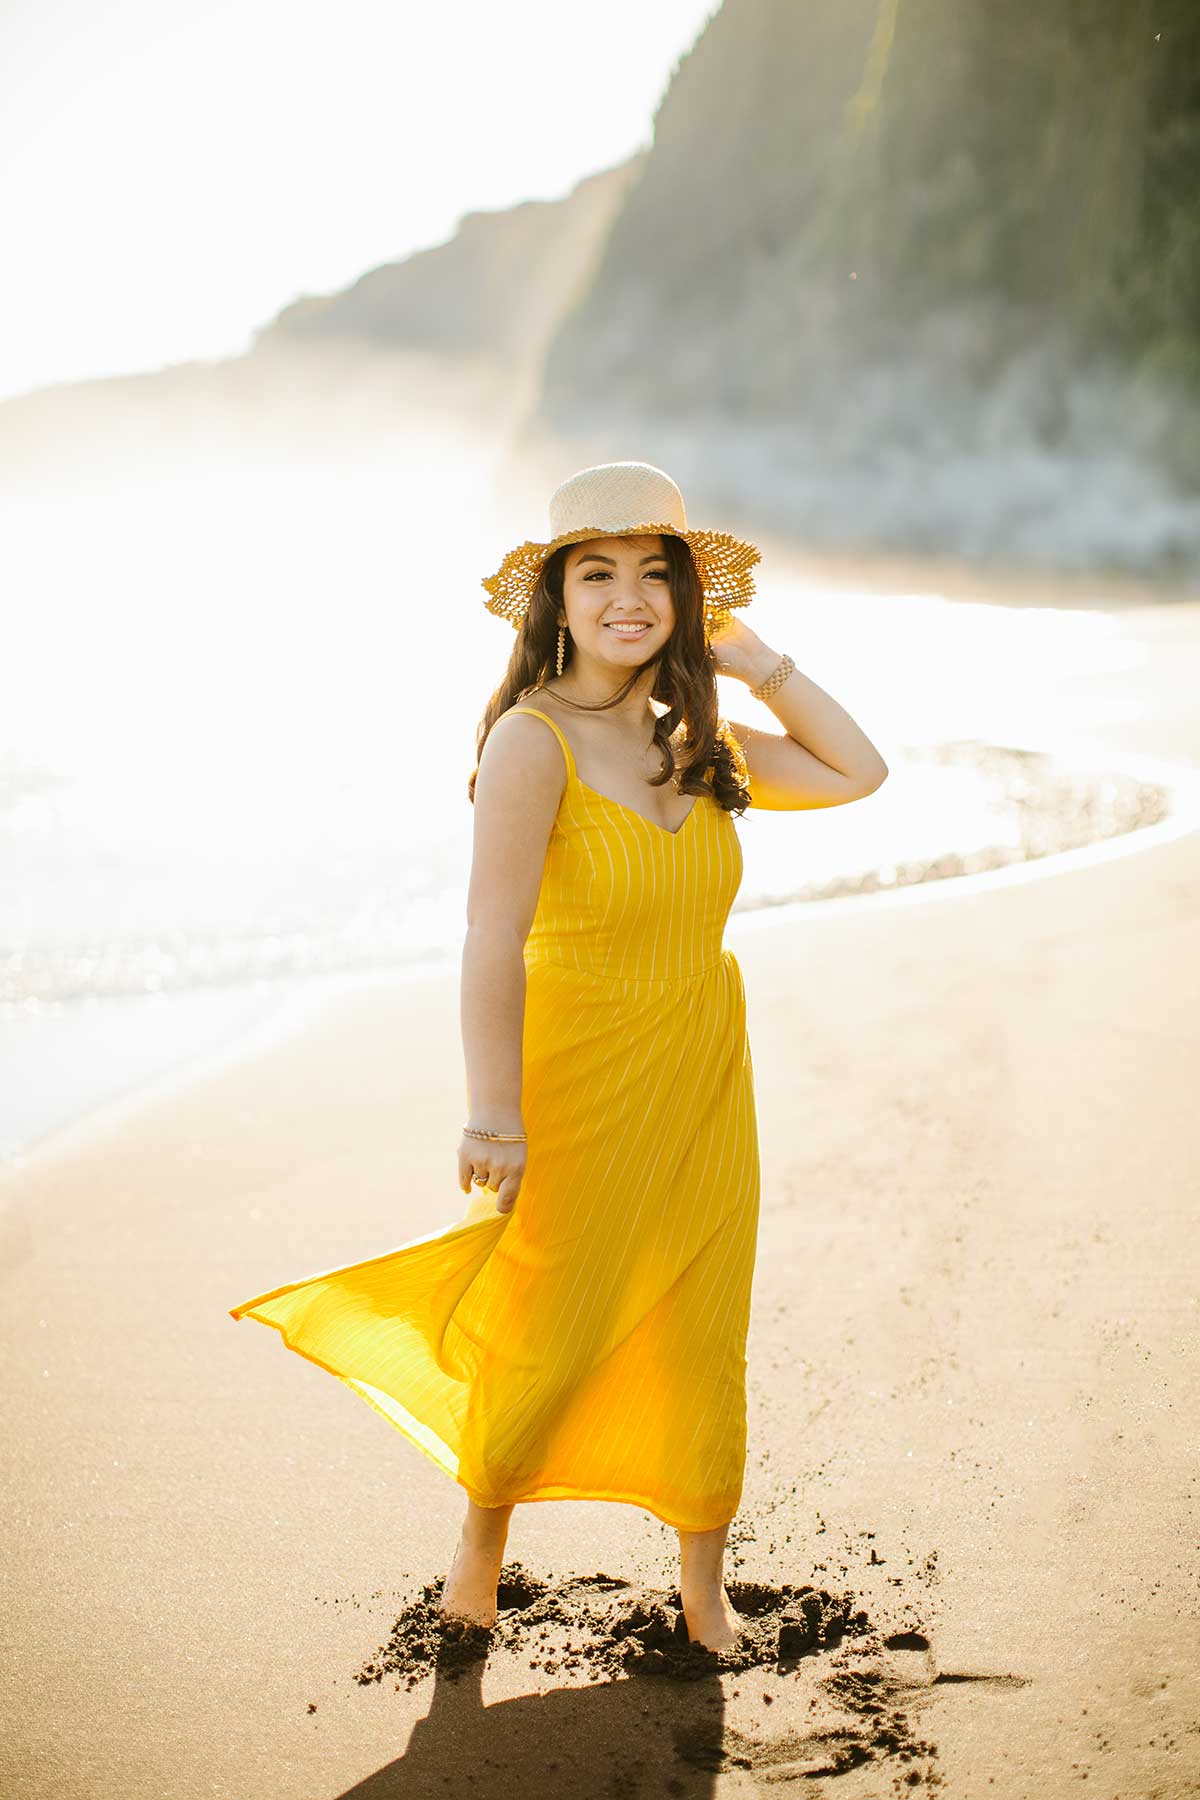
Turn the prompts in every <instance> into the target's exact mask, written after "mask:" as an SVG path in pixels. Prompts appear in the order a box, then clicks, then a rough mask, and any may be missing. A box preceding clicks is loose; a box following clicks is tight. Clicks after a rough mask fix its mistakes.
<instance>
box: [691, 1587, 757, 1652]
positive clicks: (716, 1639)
mask: <svg viewBox="0 0 1200 1800" xmlns="http://www.w3.org/2000/svg"><path fill="white" fill-rule="evenodd" d="M683 1619H684V1623H685V1625H686V1626H687V1631H688V1637H689V1638H691V1639H694V1640H696V1641H697V1642H698V1643H701V1644H703V1645H704V1647H705V1649H706V1650H731V1649H732V1648H733V1646H734V1644H736V1643H737V1640H738V1638H739V1636H740V1635H741V1630H742V1618H741V1614H740V1613H737V1612H735V1611H734V1608H733V1604H732V1602H731V1601H730V1598H729V1595H728V1594H727V1593H726V1592H725V1586H724V1583H722V1584H721V1586H720V1587H719V1588H717V1590H716V1591H715V1592H712V1591H711V1590H710V1591H709V1592H707V1593H703V1594H694V1595H689V1596H687V1598H685V1599H684V1602H683Z"/></svg>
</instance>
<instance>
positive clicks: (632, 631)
mask: <svg viewBox="0 0 1200 1800" xmlns="http://www.w3.org/2000/svg"><path fill="white" fill-rule="evenodd" d="M648 629H649V627H648V626H647V625H644V624H643V625H608V626H606V627H605V630H607V631H623V632H624V633H625V635H626V636H627V637H634V636H635V635H636V634H637V633H638V632H639V631H647V630H648Z"/></svg>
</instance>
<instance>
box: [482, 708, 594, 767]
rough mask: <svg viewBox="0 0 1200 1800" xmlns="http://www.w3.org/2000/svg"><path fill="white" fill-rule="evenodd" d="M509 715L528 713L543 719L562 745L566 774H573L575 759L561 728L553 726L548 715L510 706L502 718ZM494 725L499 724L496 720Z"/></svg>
mask: <svg viewBox="0 0 1200 1800" xmlns="http://www.w3.org/2000/svg"><path fill="white" fill-rule="evenodd" d="M510 713H529V714H530V715H531V716H532V717H533V718H535V719H545V721H546V723H547V725H548V726H549V727H550V729H551V731H552V732H553V733H554V735H555V737H556V738H557V739H558V741H559V743H560V744H561V745H562V752H563V755H564V756H565V757H566V759H567V774H568V775H574V774H575V758H574V757H573V756H572V755H571V746H570V744H568V742H567V740H566V736H565V734H564V733H563V730H562V728H561V726H559V725H556V724H555V722H554V720H553V719H552V718H551V717H550V714H549V713H544V712H539V711H538V708H537V707H536V706H510V707H509V709H508V712H506V713H505V714H504V717H505V718H506V719H507V718H508V717H509V714H510ZM496 723H497V724H499V723H500V721H499V720H498V719H497V721H496Z"/></svg>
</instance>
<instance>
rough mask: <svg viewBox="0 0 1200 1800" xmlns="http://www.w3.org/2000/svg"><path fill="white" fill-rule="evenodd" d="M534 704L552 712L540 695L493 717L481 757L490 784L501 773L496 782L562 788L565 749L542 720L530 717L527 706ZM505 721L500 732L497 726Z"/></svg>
mask: <svg viewBox="0 0 1200 1800" xmlns="http://www.w3.org/2000/svg"><path fill="white" fill-rule="evenodd" d="M531 706H536V708H537V710H538V711H539V712H545V713H547V714H550V713H551V708H550V707H549V706H543V705H542V696H541V695H540V694H539V695H537V696H536V697H530V698H529V699H525V700H516V701H514V702H513V704H512V705H511V706H508V707H506V708H505V709H504V711H503V712H502V713H498V714H497V715H496V717H495V719H493V721H492V725H491V729H490V731H489V732H488V735H487V741H486V742H485V744H484V746H483V751H482V754H481V756H480V759H479V772H480V775H481V776H484V779H485V781H486V782H487V784H488V785H489V786H490V785H492V783H493V781H495V779H496V777H497V776H498V777H499V782H498V783H497V785H499V784H500V783H503V784H506V785H512V784H521V785H522V786H524V787H528V784H529V783H530V782H532V783H534V784H536V785H537V786H544V787H548V788H551V789H553V788H557V789H559V790H561V788H562V785H563V781H564V779H565V770H564V765H563V754H562V750H561V749H560V747H559V744H558V741H557V739H556V738H555V736H554V733H553V732H551V731H547V729H546V726H545V724H544V722H543V721H542V720H540V719H530V718H529V717H528V711H527V709H528V708H529V707H531ZM508 721H513V722H512V723H508ZM502 723H503V724H504V727H505V728H504V730H503V731H497V729H496V727H497V726H498V725H500V724H502ZM485 769H486V770H487V771H488V773H487V774H486V775H484V771H485ZM477 785H478V783H477Z"/></svg>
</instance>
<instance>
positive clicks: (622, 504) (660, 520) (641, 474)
mask: <svg viewBox="0 0 1200 1800" xmlns="http://www.w3.org/2000/svg"><path fill="white" fill-rule="evenodd" d="M589 525H590V526H592V527H594V528H595V530H596V531H597V532H621V531H636V530H637V529H638V527H639V526H645V525H672V526H674V527H675V529H676V530H677V531H686V530H687V513H686V512H685V510H684V505H683V495H682V494H681V493H680V491H679V489H678V487H676V485H675V483H674V482H673V481H672V480H671V477H670V476H669V475H668V474H667V473H666V471H665V469H656V468H655V467H654V464H653V463H644V462H615V463H597V464H595V465H594V467H592V468H590V469H580V470H579V471H578V472H577V473H576V474H574V475H569V476H568V477H567V479H566V481H564V482H562V483H561V484H560V485H559V486H558V487H556V488H555V490H554V492H553V493H552V494H551V496H550V535H551V537H556V538H557V537H562V536H563V535H564V533H566V532H570V531H583V530H585V529H586V528H587V527H588V526H589Z"/></svg>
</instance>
